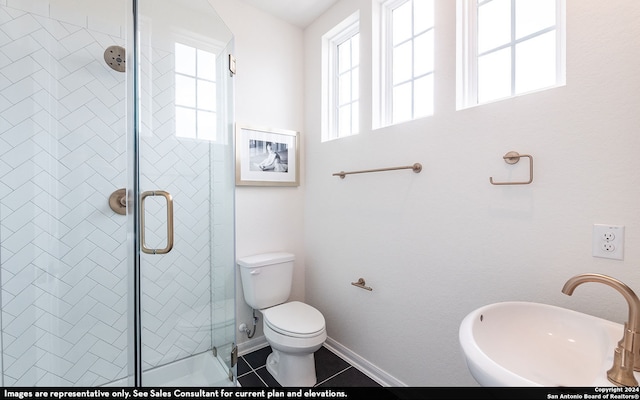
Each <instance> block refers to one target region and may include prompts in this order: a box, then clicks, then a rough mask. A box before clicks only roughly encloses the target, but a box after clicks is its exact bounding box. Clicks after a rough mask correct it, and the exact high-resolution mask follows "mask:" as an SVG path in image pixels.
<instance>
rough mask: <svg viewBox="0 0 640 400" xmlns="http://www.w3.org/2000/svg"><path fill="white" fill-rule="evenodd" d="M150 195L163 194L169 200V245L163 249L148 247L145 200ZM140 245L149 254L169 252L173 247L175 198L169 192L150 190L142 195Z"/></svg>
mask: <svg viewBox="0 0 640 400" xmlns="http://www.w3.org/2000/svg"><path fill="white" fill-rule="evenodd" d="M149 196H162V197H164V198H165V200H166V201H167V246H166V247H165V248H163V249H151V248H148V247H147V244H146V243H145V240H144V231H145V226H144V201H145V199H146V198H147V197H149ZM140 247H141V249H142V252H143V253H147V254H167V253H168V252H170V251H171V249H172V248H173V198H172V197H171V194H170V193H169V192H165V191H164V190H150V191H147V192H143V193H142V195H141V196H140Z"/></svg>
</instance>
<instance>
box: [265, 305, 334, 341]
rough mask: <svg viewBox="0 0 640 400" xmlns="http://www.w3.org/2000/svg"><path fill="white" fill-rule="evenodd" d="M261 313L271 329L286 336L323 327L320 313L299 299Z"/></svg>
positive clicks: (313, 331)
mask: <svg viewBox="0 0 640 400" xmlns="http://www.w3.org/2000/svg"><path fill="white" fill-rule="evenodd" d="M262 314H263V316H264V321H265V323H266V324H267V325H269V326H270V327H271V329H273V330H274V331H276V332H279V333H282V334H284V335H288V336H307V335H312V334H314V333H318V332H320V331H322V330H323V329H324V316H323V315H322V313H321V312H320V311H318V310H316V309H315V308H313V307H311V306H310V305H308V304H305V303H301V302H299V301H292V302H289V303H284V304H280V305H278V306H275V307H270V308H267V309H265V310H262Z"/></svg>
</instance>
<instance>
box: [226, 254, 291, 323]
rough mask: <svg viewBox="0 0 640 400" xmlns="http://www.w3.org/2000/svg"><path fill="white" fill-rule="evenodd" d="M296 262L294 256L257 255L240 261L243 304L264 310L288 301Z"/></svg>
mask: <svg viewBox="0 0 640 400" xmlns="http://www.w3.org/2000/svg"><path fill="white" fill-rule="evenodd" d="M294 260H295V257H294V255H293V254H291V253H265V254H256V255H253V256H249V257H243V258H240V259H238V266H239V267H240V279H241V281H242V290H243V291H244V300H245V301H246V302H247V304H248V305H249V306H251V308H254V309H257V310H261V309H263V308H268V307H272V306H275V305H278V304H282V303H284V302H285V301H287V299H288V298H289V295H290V294H291V282H292V280H293V261H294Z"/></svg>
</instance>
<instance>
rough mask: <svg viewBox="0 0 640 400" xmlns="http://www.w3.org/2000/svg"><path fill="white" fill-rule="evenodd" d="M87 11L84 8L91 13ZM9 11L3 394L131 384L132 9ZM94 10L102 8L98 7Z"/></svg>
mask: <svg viewBox="0 0 640 400" xmlns="http://www.w3.org/2000/svg"><path fill="white" fill-rule="evenodd" d="M87 3H88V2H87ZM91 3H92V5H89V4H86V3H83V4H82V5H81V6H80V5H78V6H77V7H76V6H72V5H71V4H70V2H69V1H65V0H51V1H48V2H6V1H5V2H1V3H0V37H2V44H1V45H0V53H1V57H0V58H1V59H2V61H1V62H0V290H1V292H2V293H1V294H2V313H1V315H0V317H1V321H0V322H1V327H2V342H1V343H2V348H1V350H2V364H1V365H2V382H1V383H2V386H5V387H6V386H96V385H102V384H105V383H108V382H113V381H117V380H119V379H122V378H125V377H126V376H127V373H128V372H127V368H128V359H127V347H128V344H127V332H128V323H127V313H128V296H127V273H128V271H127V267H126V260H127V256H128V253H127V245H126V240H127V231H126V217H124V216H123V215H119V214H116V213H114V212H113V211H112V210H111V209H110V208H109V205H108V202H107V199H108V198H109V196H110V194H111V193H112V192H113V191H115V190H116V189H119V188H124V187H125V186H126V183H127V178H126V174H127V168H126V165H127V162H126V155H125V153H126V152H125V147H126V145H125V143H126V141H125V136H126V126H125V125H126V124H125V112H126V111H125V104H126V101H125V96H126V81H125V74H123V73H122V72H118V71H115V70H113V69H111V68H110V67H109V66H108V65H107V64H106V63H105V62H104V51H105V49H106V48H107V47H109V46H113V45H118V46H122V45H124V42H125V38H124V35H123V32H124V31H125V29H124V27H125V14H124V7H125V2H124V1H112V2H99V3H103V4H99V5H98V2H91ZM96 7H97V8H96Z"/></svg>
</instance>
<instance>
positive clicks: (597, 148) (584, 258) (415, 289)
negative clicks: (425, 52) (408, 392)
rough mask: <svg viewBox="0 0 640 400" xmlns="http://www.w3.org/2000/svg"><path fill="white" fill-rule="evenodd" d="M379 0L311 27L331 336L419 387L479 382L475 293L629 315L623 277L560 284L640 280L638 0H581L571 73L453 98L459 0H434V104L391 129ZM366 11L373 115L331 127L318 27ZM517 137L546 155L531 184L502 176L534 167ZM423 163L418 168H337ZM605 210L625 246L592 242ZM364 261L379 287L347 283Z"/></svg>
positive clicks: (318, 209)
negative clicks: (462, 105)
mask: <svg viewBox="0 0 640 400" xmlns="http://www.w3.org/2000/svg"><path fill="white" fill-rule="evenodd" d="M372 3H374V4H375V3H376V2H371V1H360V0H341V1H339V2H338V3H337V4H336V5H335V6H334V7H333V8H332V9H331V10H329V11H328V12H327V13H325V14H324V15H323V16H322V17H321V18H319V19H318V20H317V21H316V22H315V23H313V24H312V25H311V26H309V27H308V28H307V29H306V30H305V54H304V58H305V65H306V67H305V118H306V119H305V141H306V145H307V147H306V149H307V151H306V153H305V163H306V170H307V174H306V177H305V179H306V187H305V200H306V203H305V234H304V236H305V253H306V257H305V267H306V271H307V275H306V278H307V280H306V289H307V290H306V298H307V301H308V302H309V303H310V304H312V305H314V306H316V307H317V308H319V309H320V311H322V313H323V314H324V315H325V318H326V319H327V331H328V334H329V336H330V337H331V338H332V339H334V340H335V341H337V342H338V343H340V344H341V345H343V346H344V347H346V348H347V349H349V350H351V351H353V352H354V353H355V354H357V355H359V356H360V357H362V358H364V359H366V360H367V361H368V362H370V363H371V364H373V365H375V366H377V367H378V368H380V369H382V370H383V371H386V372H387V373H388V374H390V375H392V376H393V377H395V378H396V379H398V380H399V381H401V382H404V383H406V384H407V385H412V386H425V385H426V386H456V385H460V386H465V385H474V384H475V381H474V380H473V378H472V377H471V376H470V374H469V372H468V370H467V368H466V366H465V364H464V361H463V357H462V354H461V353H460V349H459V346H458V336H457V335H458V333H457V331H458V327H459V324H460V322H461V320H462V319H463V318H464V316H465V315H466V314H467V313H468V312H470V311H471V310H473V309H475V308H477V307H479V306H482V305H484V304H488V303H492V302H496V301H501V300H531V301H540V302H548V303H552V304H556V305H560V306H564V307H568V308H572V309H577V310H579V311H583V312H588V313H592V314H595V315H598V316H601V317H605V318H609V319H613V320H616V321H619V322H622V321H624V319H625V318H626V315H627V314H626V313H627V310H626V304H625V302H624V300H623V299H622V297H621V296H619V294H618V293H616V292H615V291H612V290H611V289H610V288H607V287H600V286H603V285H597V284H594V285H585V286H584V287H581V288H579V289H578V290H576V292H575V293H574V295H573V296H571V297H568V296H565V295H563V294H562V293H561V292H560V289H561V288H562V285H563V284H564V282H565V281H566V280H567V279H568V278H569V277H571V276H573V275H574V274H578V273H582V272H600V273H605V274H610V275H612V276H615V277H617V278H619V279H621V280H622V281H624V282H626V283H627V284H629V285H630V286H631V287H633V288H634V289H636V290H639V291H640V279H639V278H638V267H639V264H640V247H639V246H638V240H639V237H640V214H639V213H638V204H640V203H639V201H640V189H639V188H640V185H639V184H640V174H639V173H638V171H640V158H638V157H637V154H638V150H640V136H639V135H638V129H639V127H640V114H639V113H638V109H639V108H640V79H638V71H637V66H638V65H640V42H639V41H638V37H640V36H639V35H640V25H638V23H637V21H638V19H639V18H640V3H638V2H637V1H634V0H615V1H611V2H606V3H604V2H600V1H595V0H588V1H584V0H568V1H567V29H568V31H567V84H566V86H563V87H559V88H556V89H551V90H546V91H541V92H537V93H532V94H528V95H525V96H520V97H517V98H513V99H508V100H503V101H499V102H495V103H491V104H486V105H482V106H478V107H474V108H470V109H466V110H462V111H456V109H455V105H456V102H455V94H456V81H455V77H456V54H455V50H456V38H455V33H456V9H455V8H456V3H457V2H454V1H449V0H442V1H436V14H437V15H436V28H435V29H436V43H437V44H436V64H435V79H436V83H435V88H436V100H435V101H436V102H435V113H434V115H433V116H432V117H429V118H425V119H421V120H417V121H413V122H408V123H405V124H400V125H397V126H391V127H387V128H383V129H377V130H372V129H371V120H372V117H373V116H374V113H375V111H372V109H371V106H370V104H371V103H372V101H371V100H372V99H373V97H374V93H375V92H374V90H373V84H372V82H376V80H375V77H374V75H373V72H372V71H373V68H372V64H371V57H372V49H376V44H375V41H374V40H375V38H376V35H375V34H374V33H373V31H372V28H371V26H372V21H373V23H375V22H376V21H377V19H376V15H375V14H374V13H372V8H371V6H372ZM356 10H360V17H361V25H360V26H361V38H362V45H361V48H362V49H363V50H362V59H361V71H362V77H361V84H360V87H361V88H362V90H363V92H362V97H361V104H362V109H361V116H362V119H361V127H362V130H361V133H360V134H359V135H357V136H354V137H349V138H346V139H341V140H335V141H332V142H327V143H321V142H320V123H321V122H320V121H321V119H320V109H321V107H320V99H321V86H320V76H321V74H320V68H321V65H322V64H321V58H320V55H321V49H320V44H321V40H320V38H321V36H322V35H323V34H324V33H326V32H327V31H328V30H329V29H331V28H332V27H333V26H335V25H336V24H337V23H339V22H340V21H342V20H343V19H344V18H346V17H347V16H349V15H351V14H352V13H353V12H354V11H356ZM510 150H515V151H518V152H520V153H526V154H531V155H533V157H534V159H535V164H534V165H535V179H534V182H533V184H531V185H520V186H502V187H499V186H493V185H491V184H490V183H489V177H490V176H493V177H494V178H495V179H496V180H508V179H514V180H515V179H518V180H519V179H522V178H526V177H527V173H528V165H527V163H526V162H521V163H519V164H518V165H516V166H509V165H507V164H506V163H505V162H504V161H503V160H502V156H503V155H504V154H505V153H507V152H508V151H510ZM523 161H525V160H523ZM414 162H421V163H422V164H423V171H422V172H421V173H420V174H414V173H412V172H409V171H397V172H389V173H379V174H367V175H354V176H349V177H347V178H346V179H344V180H342V179H339V178H336V177H333V176H331V174H332V173H334V172H337V171H341V170H345V171H348V170H360V169H368V168H381V167H386V166H398V165H411V164H412V163H414ZM594 223H605V224H620V225H625V226H626V247H625V259H624V261H616V260H607V259H600V258H594V257H592V256H591V244H592V242H591V231H592V225H593V224H594ZM359 277H363V278H365V279H366V282H367V285H369V286H371V287H373V291H372V292H366V291H364V290H360V289H357V288H354V287H353V286H351V285H350V282H353V281H355V280H357V279H358V278H359ZM328 294H330V295H328ZM345 305H348V307H345Z"/></svg>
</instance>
